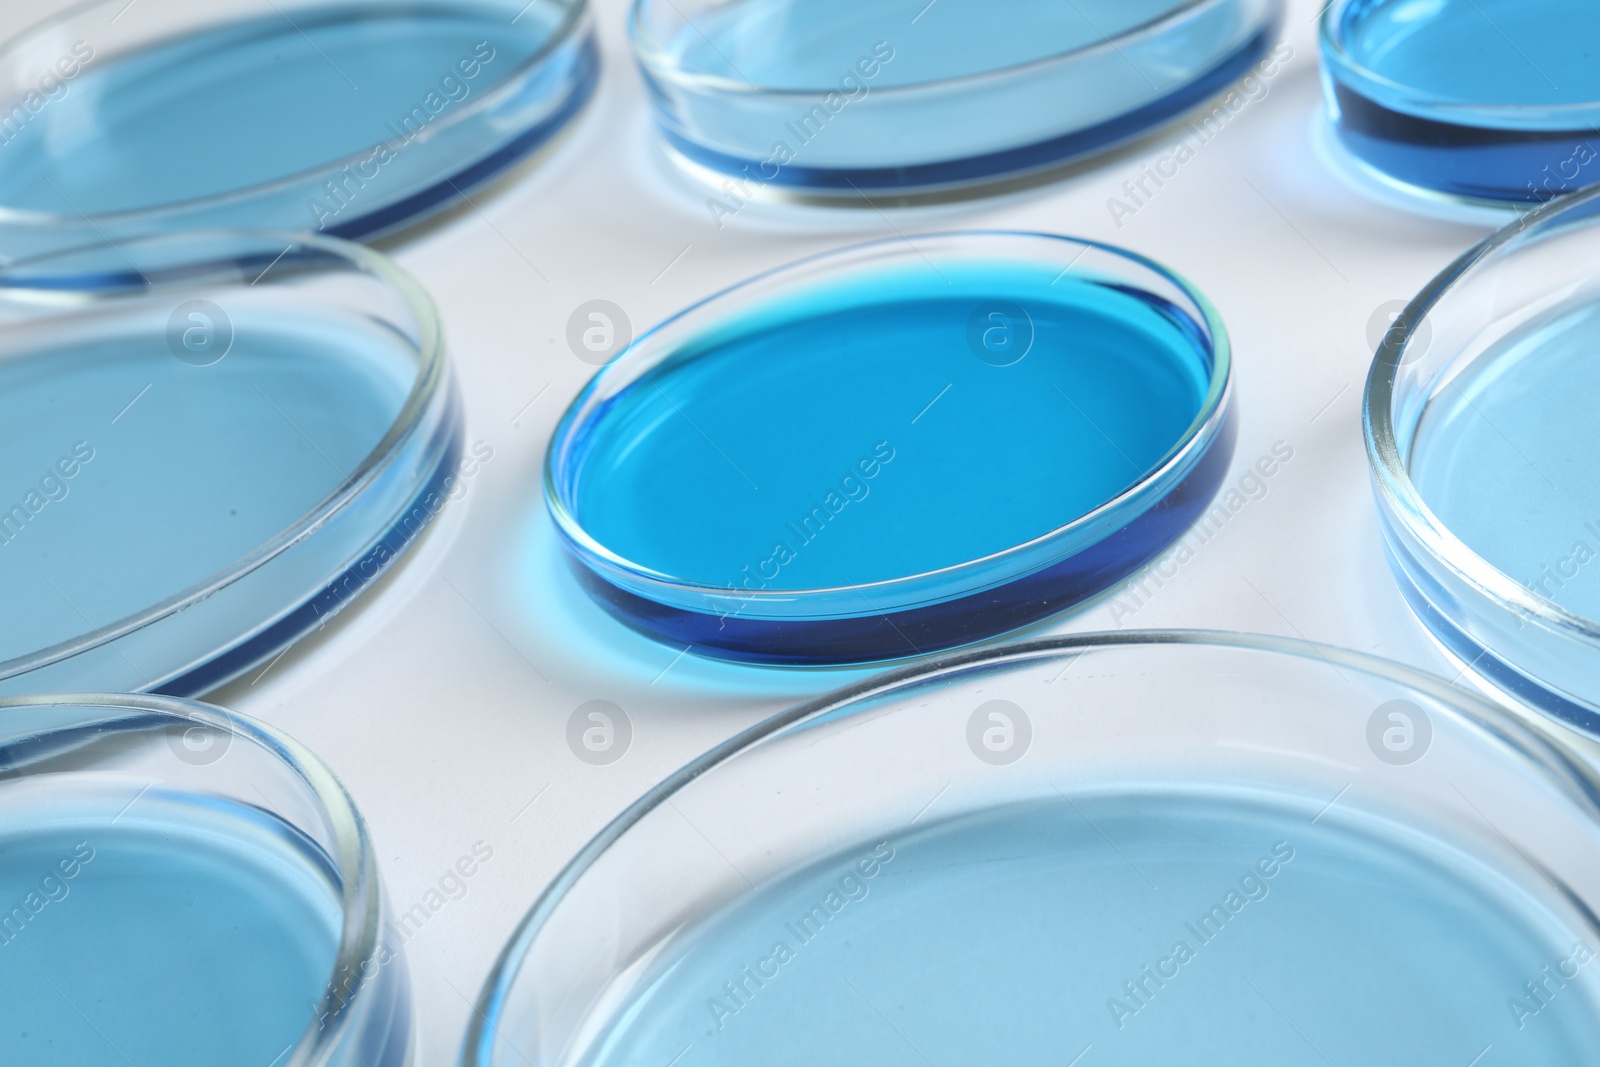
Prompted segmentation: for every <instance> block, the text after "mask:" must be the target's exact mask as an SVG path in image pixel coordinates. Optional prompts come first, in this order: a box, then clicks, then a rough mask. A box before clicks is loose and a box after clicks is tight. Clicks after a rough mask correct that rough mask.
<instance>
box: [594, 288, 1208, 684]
mask: <svg viewBox="0 0 1600 1067" xmlns="http://www.w3.org/2000/svg"><path fill="white" fill-rule="evenodd" d="M946 269H947V270H948V269H949V268H946ZM974 269H975V270H976V269H979V268H974ZM985 269H987V270H988V271H989V272H990V273H989V274H988V276H987V277H988V279H989V281H990V283H991V284H992V291H993V292H995V293H1009V294H1012V295H1013V296H1014V295H1016V294H1018V293H1026V294H1027V296H1025V297H1022V298H1021V299H1022V300H1023V303H1024V305H1025V309H1023V308H1022V307H1021V306H1020V305H1011V306H1012V307H1013V308H1017V309H1019V310H1020V311H1021V314H1022V315H1023V316H1024V317H1025V319H1026V322H1025V323H1024V322H1023V320H1022V319H1021V318H1019V319H1018V320H1017V323H1018V325H1016V326H1015V327H1014V328H1015V330H1016V332H1015V334H1014V335H1013V336H1012V342H1010V343H1012V344H1013V347H1014V348H1015V347H1016V346H1019V345H1020V346H1022V347H1026V349H1027V350H1026V353H1025V354H1024V355H1022V356H1021V357H1020V358H1018V359H1016V361H1015V362H1011V363H1008V364H1006V365H997V363H1004V361H1005V359H1010V358H1012V357H1011V356H1005V357H1004V358H1003V359H997V358H996V357H994V356H993V354H990V355H989V357H988V358H984V357H982V356H980V355H979V354H978V350H977V348H975V347H974V346H975V345H979V347H981V342H979V341H976V340H975V336H979V335H981V334H982V330H981V329H979V330H978V334H977V335H975V334H974V327H973V320H974V317H975V315H977V316H979V317H980V318H981V311H982V309H983V308H984V307H988V306H990V305H992V304H994V302H993V301H987V300H984V299H981V298H974V297H972V296H946V295H944V294H942V293H940V292H939V290H940V289H941V288H943V285H942V284H939V283H937V282H936V283H935V284H929V283H928V280H927V279H926V278H916V277H912V276H909V275H899V274H887V275H884V276H881V277H878V278H875V279H873V280H872V281H870V282H858V283H856V284H855V285H853V286H852V287H851V289H850V291H849V292H848V293H843V292H829V291H824V292H823V293H821V294H820V295H817V294H813V295H811V296H808V297H806V298H805V299H804V300H802V301H798V302H796V303H794V304H791V305H784V306H781V307H778V308H770V309H767V310H766V312H765V313H764V314H762V315H761V316H759V318H758V320H757V321H754V322H750V321H746V322H743V323H740V324H738V325H736V326H731V327H728V328H727V329H725V330H724V331H723V332H722V333H720V334H719V335H717V336H714V337H710V338H707V339H705V340H704V341H702V342H699V343H697V344H693V345H690V346H688V347H686V348H684V349H683V350H681V351H679V352H678V353H676V354H674V355H673V356H672V357H670V358H669V359H668V360H666V361H665V362H664V363H663V364H662V365H661V366H659V367H657V368H656V369H654V370H653V371H651V372H650V373H649V374H647V375H646V376H644V377H643V378H641V379H640V380H639V381H637V382H635V383H633V384H632V385H630V386H629V387H627V388H626V389H625V390H624V391H623V392H622V393H621V394H619V395H618V396H616V397H615V398H613V399H612V400H611V401H610V402H609V403H608V404H607V406H606V407H605V408H604V409H603V410H601V411H600V412H598V413H596V414H595V415H594V416H593V417H592V418H591V420H590V423H589V425H588V426H587V427H586V429H585V432H584V433H583V436H582V441H581V444H580V446H579V450H578V453H577V455H576V457H575V459H574V463H573V465H574V468H575V472H576V473H575V474H574V475H573V477H574V481H575V484H574V488H573V493H572V499H573V500H574V508H573V510H574V512H575V514H576V516H577V518H578V521H579V522H580V523H581V524H582V526H583V527H584V528H585V529H586V530H587V531H588V533H589V534H590V535H591V536H592V537H593V538H594V539H595V540H597V541H598V542H599V543H600V544H601V545H603V546H604V547H606V548H607V549H609V550H610V551H611V552H612V553H615V554H616V555H618V556H621V557H623V558H625V559H627V560H629V561H630V562H631V563H633V564H634V565H636V566H637V567H640V568H643V569H647V570H649V571H651V572H654V573H658V574H662V575H667V576H670V577H672V578H674V579H677V580H679V581H683V582H688V583H693V584H697V585H701V586H705V587H709V588H711V589H723V590H728V589H745V590H754V589H766V590H777V591H784V590H793V591H802V590H843V591H844V592H842V593H839V594H837V595H836V599H837V600H838V605H837V606H838V608H839V614H840V616H850V615H860V614H861V613H862V610H863V608H866V607H867V606H868V605H867V604H863V603H862V596H861V595H859V594H855V593H852V592H850V590H852V589H855V588H858V587H860V586H862V585H868V584H870V583H877V582H884V581H889V580H893V579H900V578H907V577H910V576H914V575H922V574H927V573H929V572H935V571H939V570H941V569H943V568H948V567H953V566H956V565H959V564H964V563H968V562H970V561H973V560H978V559H981V558H984V557H987V556H990V555H993V554H994V553H997V552H1001V551H1003V550H1006V549H1009V548H1012V547H1014V546H1017V545H1021V544H1024V543H1025V542H1029V541H1032V540H1034V539H1036V538H1040V537H1043V536H1044V535H1046V534H1049V533H1051V532H1052V531H1055V530H1057V529H1058V528H1060V527H1062V526H1064V525H1066V524H1068V523H1070V522H1072V521H1074V520H1076V519H1078V518H1080V517H1082V516H1084V515H1086V514H1088V513H1089V512H1091V511H1093V510H1095V509H1096V508H1099V507H1101V506H1102V505H1105V504H1106V503H1107V502H1108V501H1110V500H1112V499H1113V498H1115V497H1116V496H1118V494H1120V493H1122V492H1123V491H1124V490H1126V489H1128V488H1129V487H1130V486H1133V485H1135V484H1136V483H1138V482H1140V481H1142V480H1143V479H1144V478H1145V477H1146V476H1147V475H1149V474H1150V473H1151V472H1152V471H1153V470H1155V469H1156V468H1157V467H1159V466H1160V465H1161V464H1162V463H1163V462H1164V461H1165V460H1166V459H1167V458H1168V457H1169V456H1170V455H1171V454H1172V452H1173V451H1174V450H1175V448H1176V447H1177V446H1178V445H1179V444H1180V443H1181V442H1182V441H1184V440H1185V439H1186V437H1187V436H1188V435H1189V434H1191V433H1192V431H1193V430H1194V426H1195V423H1196V419H1197V416H1198V415H1199V413H1200V410H1201V407H1202V405H1203V403H1204V401H1205V398H1206V393H1207V387H1208V383H1209V377H1210V374H1211V355H1210V351H1209V349H1208V347H1207V343H1206V342H1205V341H1204V340H1203V336H1202V334H1201V332H1200V330H1199V328H1198V327H1197V326H1196V324H1195V323H1194V322H1192V321H1191V320H1189V319H1188V318H1187V317H1186V316H1185V315H1184V314H1183V313H1181V312H1180V311H1178V310H1177V309H1176V308H1174V307H1173V306H1172V305H1170V304H1167V303H1165V302H1164V301H1161V300H1159V299H1157V298H1156V297H1154V296H1152V295H1150V294H1148V293H1143V292H1140V291H1137V290H1132V289H1125V288H1118V287H1113V286H1109V285H1104V284H1099V283H1097V282H1095V281H1092V280H1085V279H1078V278H1073V277H1068V278H1064V279H1062V280H1061V281H1059V282H1058V283H1056V284H1054V285H1046V284H1045V283H1044V282H1040V281H1036V280H1033V279H1030V278H1029V277H1028V276H1026V275H1023V274H1020V273H1019V274H1017V275H1016V276H1015V277H1010V276H1008V274H1007V270H1006V268H1003V267H998V266H997V267H991V268H985ZM863 286H870V287H873V288H872V289H869V291H868V294H867V297H866V299H865V300H863ZM967 291H969V292H970V289H968V290H967ZM996 306H998V305H996ZM989 321H990V320H988V319H983V322H989ZM995 336H998V335H995ZM1220 451H1221V453H1222V456H1221V460H1220V463H1221V464H1222V465H1225V464H1226V461H1227V449H1226V448H1223V449H1221V450H1220ZM1219 474H1220V472H1219V471H1216V470H1214V469H1211V468H1207V469H1206V470H1205V471H1203V472H1200V473H1199V474H1197V477H1199V478H1200V482H1201V483H1202V484H1198V485H1195V486H1189V487H1188V488H1187V489H1185V488H1183V487H1180V490H1179V491H1176V492H1174V494H1173V497H1174V498H1175V499H1172V500H1170V501H1169V502H1168V506H1166V507H1158V508H1157V509H1156V511H1155V512H1152V513H1147V514H1146V515H1144V516H1142V517H1141V518H1140V519H1139V521H1136V522H1134V523H1133V525H1132V526H1130V527H1128V528H1126V529H1123V530H1121V531H1120V532H1119V533H1116V534H1114V535H1112V536H1110V537H1108V538H1107V539H1106V540H1105V541H1103V542H1101V543H1100V544H1097V545H1094V546H1093V547H1091V548H1090V549H1088V551H1085V552H1082V553H1081V555H1080V556H1079V557H1078V558H1076V559H1074V560H1068V561H1067V563H1066V564H1065V565H1064V566H1066V567H1067V568H1068V569H1067V570H1066V571H1063V572H1060V573H1053V574H1049V575H1046V576H1035V577H1036V578H1039V579H1040V581H1039V584H1038V585H1036V586H1034V587H1030V588H1025V589H1013V590H1011V591H1009V592H1007V591H1004V590H993V589H991V590H989V591H987V592H986V593H984V594H983V596H982V597H981V599H974V600H971V601H964V600H958V601H955V602H952V603H948V604H944V605H942V606H939V607H938V609H937V610H936V614H937V616H938V617H937V618H934V617H931V616H930V617H926V618H922V617H913V615H914V613H902V614H900V615H898V616H896V617H895V618H894V619H893V620H892V621H890V622H888V623H886V622H885V620H883V619H882V618H881V617H879V616H878V613H876V612H870V609H868V610H869V613H870V617H869V618H866V619H860V618H856V619H848V618H846V619H841V620H839V623H838V625H837V626H836V628H835V629H834V631H833V632H832V633H831V634H830V635H828V636H825V637H824V636H818V637H817V638H816V639H815V640H816V643H815V644H814V645H812V646H808V647H811V648H812V650H813V653H814V654H815V655H816V656H817V658H819V659H829V658H836V657H841V656H842V657H844V658H847V659H849V658H854V659H870V658H883V657H884V656H885V655H906V654H912V653H914V652H917V651H920V650H925V649H926V648H927V647H930V646H932V647H940V646H947V645H949V644H953V643H959V642H960V640H962V639H963V638H962V637H961V635H962V634H963V633H970V632H972V631H974V630H979V631H981V630H984V629H988V631H989V632H990V633H993V632H999V631H1003V630H1005V629H1011V628H1014V627H1016V626H1020V625H1023V624H1025V623H1026V622H1028V621H1032V620H1033V619H1036V618H1039V617H1042V616H1043V615H1045V614H1051V613H1054V612H1056V611H1060V610H1062V609H1063V608H1065V607H1067V606H1070V604H1071V603H1073V602H1075V601H1076V600H1078V599H1081V598H1082V597H1083V596H1086V595H1091V594H1092V593H1094V592H1098V591H1099V590H1101V589H1103V588H1105V586H1106V585H1108V584H1110V582H1112V581H1114V580H1115V579H1116V578H1118V577H1120V576H1121V575H1122V574H1125V573H1127V572H1128V570H1131V569H1132V568H1133V567H1135V566H1137V565H1138V563H1139V562H1142V561H1143V559H1145V558H1148V556H1147V555H1145V553H1147V552H1154V551H1157V550H1158V549H1159V547H1161V546H1163V545H1164V544H1165V543H1167V541H1169V540H1170V539H1171V537H1173V536H1175V535H1176V533H1177V532H1178V530H1179V529H1181V528H1182V525H1183V524H1184V523H1185V522H1186V520H1187V514H1188V512H1187V510H1186V509H1187V508H1192V507H1198V506H1200V505H1201V504H1203V502H1204V500H1205V498H1206V497H1207V496H1208V495H1209V492H1210V488H1211V487H1212V486H1214V484H1215V483H1214V481H1212V480H1209V479H1214V478H1215V477H1217V476H1219ZM1129 518H1132V516H1128V517H1127V518H1125V519H1124V520H1123V525H1126V524H1127V521H1128V519H1129ZM1141 524H1142V525H1141ZM1123 568H1127V569H1123ZM591 588H592V589H593V590H594V591H595V592H596V593H597V594H598V595H600V596H601V597H602V598H603V599H604V600H606V601H607V602H608V603H609V604H610V605H611V606H612V607H613V608H614V609H615V610H617V611H618V612H619V613H620V614H622V615H623V617H624V618H625V619H628V621H630V622H633V623H635V624H636V625H641V626H642V627H643V628H645V629H646V630H647V631H649V630H653V629H658V628H659V627H660V626H662V625H663V624H666V625H673V626H678V627H680V629H679V630H678V631H677V632H678V634H679V636H680V637H681V638H682V639H683V640H686V641H694V642H696V643H700V642H704V643H705V644H706V645H708V646H710V647H712V648H721V649H724V650H725V651H729V652H732V653H734V654H735V655H738V654H741V652H742V651H743V650H746V649H748V650H749V651H750V652H751V653H752V654H753V658H763V656H762V654H761V651H760V650H761V647H762V643H763V640H764V635H763V634H762V633H760V632H758V631H760V630H761V629H762V626H763V624H762V623H761V622H760V621H759V620H749V619H743V618H716V617H714V618H710V619H709V620H701V621H696V620H694V619H693V618H691V617H682V618H679V619H677V620H675V621H674V620H671V619H669V617H668V615H667V614H663V610H662V609H660V608H658V607H651V606H650V605H647V604H645V603H643V602H642V601H639V600H637V598H630V597H629V594H626V593H623V592H621V591H620V590H613V589H610V588H609V587H607V586H606V585H605V583H604V582H601V581H598V580H593V581H592V582H591ZM868 600H869V602H870V597H868ZM775 625H777V626H778V628H779V631H780V632H781V639H780V640H779V641H778V642H777V643H778V644H787V643H793V642H798V643H799V644H800V645H802V646H804V645H807V642H808V641H810V640H811V638H809V637H807V636H806V635H804V634H803V633H802V631H803V630H804V627H803V626H801V627H800V628H799V629H796V626H795V624H793V623H787V624H775ZM747 627H750V628H753V629H751V630H750V632H748V633H746V632H745V629H746V628H747ZM772 636H773V634H770V633H769V634H766V635H765V637H772ZM965 639H968V640H970V639H971V638H970V637H968V638H965ZM885 642H887V645H886V644H885ZM768 643H769V644H770V643H772V642H768ZM800 658H801V659H802V660H803V658H804V657H803V656H801V657H800Z"/></svg>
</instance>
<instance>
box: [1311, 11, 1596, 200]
mask: <svg viewBox="0 0 1600 1067" xmlns="http://www.w3.org/2000/svg"><path fill="white" fill-rule="evenodd" d="M1362 2H1365V0H1331V2H1330V3H1329V4H1328V5H1327V6H1326V7H1325V8H1323V11H1322V17H1321V18H1320V19H1319V20H1318V33H1317V36H1318V42H1319V44H1320V45H1321V50H1322V54H1323V57H1324V59H1325V60H1337V61H1338V63H1339V64H1340V65H1341V66H1343V67H1344V68H1345V69H1347V70H1349V71H1351V72H1352V73H1354V74H1357V75H1359V76H1360V77H1361V79H1362V80H1364V81H1368V82H1371V83H1373V84H1375V85H1381V86H1383V87H1384V88H1386V89H1392V90H1394V91H1395V92H1399V93H1406V94H1413V95H1415V94H1418V93H1420V92H1421V90H1419V89H1418V88H1417V87H1416V86H1415V85H1408V84H1406V83H1405V82H1397V81H1395V80H1394V79H1393V78H1388V77H1385V76H1384V75H1382V74H1378V73H1377V72H1375V71H1373V70H1372V69H1371V68H1370V67H1368V66H1366V65H1365V64H1364V63H1362V62H1360V61H1359V60H1357V59H1356V58H1355V57H1354V56H1352V55H1351V54H1350V52H1349V50H1348V49H1347V48H1345V44H1344V33H1343V29H1342V27H1343V19H1344V13H1345V10H1346V9H1347V8H1349V7H1350V5H1351V4H1355V3H1362ZM1429 107H1430V108H1432V109H1433V110H1435V111H1439V112H1443V113H1445V114H1447V115H1450V116H1451V121H1452V122H1455V123H1458V124H1460V125H1464V126H1482V125H1484V124H1485V123H1490V124H1492V125H1493V126H1494V127H1495V128H1497V129H1508V130H1526V129H1539V128H1540V127H1537V126H1530V125H1529V123H1528V119H1529V117H1530V116H1534V115H1548V116H1552V117H1553V118H1555V119H1557V120H1561V119H1566V120H1568V121H1570V122H1573V123H1576V124H1578V125H1576V126H1571V127H1561V128H1560V129H1553V130H1551V131H1550V132H1552V133H1562V132H1566V131H1567V130H1568V129H1578V128H1579V126H1592V125H1593V124H1594V122H1595V121H1600V99H1595V100H1586V101H1580V102H1577V103H1571V104H1481V103H1470V102H1467V101H1459V100H1455V101H1452V100H1439V99H1433V98H1430V100H1429ZM1487 202H1488V203H1495V202H1494V201H1487Z"/></svg>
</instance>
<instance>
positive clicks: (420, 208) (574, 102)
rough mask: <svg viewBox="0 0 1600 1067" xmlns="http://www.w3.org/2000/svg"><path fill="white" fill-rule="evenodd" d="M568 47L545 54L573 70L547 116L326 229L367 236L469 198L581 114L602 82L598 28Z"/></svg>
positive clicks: (399, 228)
mask: <svg viewBox="0 0 1600 1067" xmlns="http://www.w3.org/2000/svg"><path fill="white" fill-rule="evenodd" d="M567 51H568V53H569V54H563V55H561V56H553V57H549V59H547V62H555V61H556V60H557V59H559V60H560V62H561V63H562V65H563V66H564V67H568V68H569V70H570V73H568V74H567V75H566V76H565V77H564V79H563V80H564V81H565V82H566V87H565V89H564V90H563V91H562V92H561V93H560V95H559V96H557V97H554V98H553V99H552V106H551V110H550V112H549V114H547V115H546V116H545V117H544V118H542V119H540V120H539V121H538V122H536V123H534V124H533V125H532V126H530V127H528V128H527V129H526V130H524V131H523V132H522V133H520V134H518V135H517V136H516V137H514V138H512V139H511V140H509V141H507V142H506V143H505V144H503V145H501V146H500V147H499V148H496V149H495V150H494V151H493V152H491V153H489V154H488V155H487V156H484V157H483V158H482V159H479V160H477V161H476V162H473V163H470V164H468V165H467V166H465V167H463V168H462V169H461V170H459V171H457V172H456V173H455V174H453V175H449V176H446V177H444V178H441V179H440V181H439V182H438V183H437V184H435V185H433V186H431V187H429V188H426V189H422V190H419V191H417V192H414V193H411V194H409V195H407V196H405V197H403V198H402V199H399V200H396V201H394V202H393V203H389V204H383V205H379V206H377V207H376V208H375V209H374V210H372V211H371V212H369V213H368V214H366V215H361V216H358V217H357V218H354V219H351V220H350V221H349V222H348V223H342V224H340V225H337V226H330V227H328V228H327V229H326V230H324V231H322V232H324V233H326V234H328V235H329V236H332V237H342V238H344V239H346V240H351V241H355V240H361V241H369V240H373V239H375V238H378V237H384V236H388V235H390V234H393V233H397V232H400V231H402V230H405V229H408V228H409V227H411V226H414V225H416V224H418V223H420V222H423V221H425V220H426V219H428V218H430V217H431V216H433V215H437V214H439V213H440V212H442V211H444V210H446V209H447V208H449V207H451V206H453V205H454V204H455V203H456V202H458V201H463V200H465V199H466V195H467V194H468V193H469V192H472V191H474V190H475V189H478V188H480V187H482V186H484V185H487V184H488V183H490V182H491V181H493V180H494V179H495V178H497V177H499V176H500V175H501V174H503V173H505V172H506V171H508V170H510V169H511V168H512V167H514V166H515V165H516V164H517V163H519V162H521V161H522V160H524V159H526V158H527V157H529V156H531V155H532V154H533V153H534V152H536V151H537V150H538V149H540V148H542V147H544V145H545V144H547V143H548V142H550V141H551V140H552V139H554V138H555V136H556V135H557V134H559V133H561V132H562V131H563V130H565V129H566V128H567V126H568V125H569V124H570V123H571V122H572V120H573V119H574V118H576V117H577V115H578V113H579V112H580V111H582V110H583V109H584V106H585V105H586V104H588V102H589V101H590V99H592V98H593V96H594V92H595V89H596V88H597V87H598V86H599V84H600V49H599V46H598V45H597V44H596V42H595V36H594V31H593V30H592V29H590V30H589V31H588V32H587V33H586V34H584V36H583V37H582V38H581V39H579V40H577V41H574V42H571V44H570V45H569V48H568V50H567Z"/></svg>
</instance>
